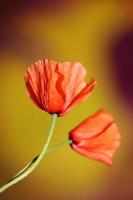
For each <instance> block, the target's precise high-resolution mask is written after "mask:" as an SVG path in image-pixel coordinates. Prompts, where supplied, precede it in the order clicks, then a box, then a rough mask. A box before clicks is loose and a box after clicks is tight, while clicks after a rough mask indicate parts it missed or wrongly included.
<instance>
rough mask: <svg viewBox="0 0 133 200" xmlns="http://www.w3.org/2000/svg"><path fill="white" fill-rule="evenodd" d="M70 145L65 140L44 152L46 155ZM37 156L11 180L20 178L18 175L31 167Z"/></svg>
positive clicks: (69, 141)
mask: <svg viewBox="0 0 133 200" xmlns="http://www.w3.org/2000/svg"><path fill="white" fill-rule="evenodd" d="M71 143H72V141H71V140H66V141H65V142H62V143H60V144H56V145H54V146H52V147H50V148H49V149H47V151H46V153H45V154H47V153H49V152H52V151H54V150H56V149H59V148H60V147H63V146H64V145H67V144H71ZM38 156H39V155H37V156H36V157H35V158H34V159H33V160H32V161H31V162H30V163H28V165H26V167H25V168H23V169H22V170H21V171H20V172H19V173H17V174H16V175H15V176H14V177H13V178H12V179H14V178H16V177H17V176H20V174H22V173H24V172H25V171H26V170H27V168H29V167H30V165H32V163H33V162H34V161H35V160H36V159H37V158H38Z"/></svg>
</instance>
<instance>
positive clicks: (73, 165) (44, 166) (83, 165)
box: [0, 0, 133, 200]
mask: <svg viewBox="0 0 133 200" xmlns="http://www.w3.org/2000/svg"><path fill="white" fill-rule="evenodd" d="M40 58H51V59H55V60H58V61H60V62H63V61H66V60H69V61H80V62H81V63H83V65H84V66H85V67H86V68H87V70H88V76H87V80H89V79H90V78H91V77H92V76H94V77H96V78H97V81H98V86H97V88H96V89H95V91H94V92H93V94H92V96H91V98H90V99H89V100H87V101H86V102H84V103H82V104H81V105H80V106H77V107H75V108H74V109H73V110H72V111H71V112H70V113H69V114H68V115H67V116H65V117H63V118H59V119H58V124H57V126H56V130H55V135H54V137H53V140H52V142H51V145H52V144H56V143H59V142H62V141H65V140H66V139H67V136H68V132H69V131H70V130H71V129H72V128H73V127H75V126H76V125H77V124H78V123H79V122H81V121H82V120H83V119H85V118H86V117H87V116H88V115H91V114H92V113H94V112H95V111H96V110H98V109H99V108H102V107H104V108H106V109H108V110H109V111H110V112H111V113H112V114H113V115H114V116H115V118H116V121H117V124H118V126H119V129H120V132H121V135H122V140H121V147H120V148H119V150H118V151H117V152H116V154H115V157H114V165H113V167H107V166H104V165H103V164H100V163H97V162H95V161H93V160H89V159H87V158H85V157H82V156H80V155H79V154H76V153H75V152H73V151H72V150H71V148H70V147H69V146H66V147H63V148H61V149H58V150H56V151H55V152H51V153H49V155H47V156H46V157H45V158H44V160H43V161H42V162H41V163H40V165H39V167H38V168H37V169H36V170H35V171H34V172H33V173H32V174H31V175H30V176H29V177H27V178H26V179H24V180H23V181H22V182H20V183H18V184H17V185H15V186H13V187H11V188H10V189H8V190H7V191H6V192H4V193H2V194H1V195H0V200H18V199H19V200H24V199H25V200H29V199H31V200H44V199H45V200H52V199H54V200H55V199H58V200H60V199H61V200H67V199H69V200H71V199H76V200H80V199H82V200H119V199H120V200H125V199H128V200H132V199H133V123H132V122H133V83H132V80H133V1H130V0H129V1H128V0H118V1H117V0H108V1H104V0H103V1H102V0H94V1H93V0H89V1H85V0H82V1H81V0H67V1H65V0H54V1H52V0H51V1H48V0H42V1H40V0H38V1H32V0H29V1H26V0H23V1H17V0H16V1H15V0H12V1H9V0H4V1H1V2H0V93H1V95H0V184H3V183H4V182H5V181H6V180H8V179H9V178H10V177H12V176H13V175H14V174H15V173H16V172H18V171H19V170H20V169H22V168H23V167H24V166H25V165H26V164H27V163H28V162H29V161H30V160H31V159H32V158H33V157H34V156H35V155H36V154H37V153H38V152H40V151H41V147H42V146H43V141H44V139H45V138H46V133H47V131H48V128H49V123H50V120H51V116H50V115H48V114H47V113H45V112H43V111H41V110H39V109H38V108H37V107H35V106H34V105H33V104H32V102H31V101H30V100H29V98H28V97H27V95H26V91H25V84H24V80H23V75H24V72H25V70H26V69H27V67H28V66H29V65H30V64H31V63H33V62H34V61H36V60H38V59H40Z"/></svg>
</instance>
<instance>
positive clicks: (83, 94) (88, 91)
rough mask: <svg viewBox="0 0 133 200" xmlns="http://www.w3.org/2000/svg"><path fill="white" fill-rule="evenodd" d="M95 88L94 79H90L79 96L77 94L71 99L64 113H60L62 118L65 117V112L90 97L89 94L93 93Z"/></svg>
mask: <svg viewBox="0 0 133 200" xmlns="http://www.w3.org/2000/svg"><path fill="white" fill-rule="evenodd" d="M95 86H96V79H91V80H90V82H89V83H88V84H87V85H85V87H84V88H83V89H82V90H81V91H80V92H79V94H77V95H76V96H75V97H74V98H73V100H72V101H71V103H70V104H69V105H68V107H67V108H66V109H65V110H64V112H62V113H61V115H62V116H63V115H65V114H66V113H67V112H69V111H70V110H71V109H72V108H73V106H75V105H76V104H78V103H81V102H83V101H85V100H86V99H87V98H88V97H89V96H90V95H91V92H92V91H93V89H94V88H95Z"/></svg>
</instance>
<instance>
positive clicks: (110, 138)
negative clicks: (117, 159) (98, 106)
mask: <svg viewBox="0 0 133 200" xmlns="http://www.w3.org/2000/svg"><path fill="white" fill-rule="evenodd" d="M69 137H70V139H71V140H72V144H71V147H72V148H73V149H74V150H75V151H76V152H78V153H80V154H82V155H84V156H87V157H88V158H91V159H94V160H97V161H100V162H103V163H105V164H108V165H112V156H113V154H114V152H115V151H116V149H117V148H118V147H119V145H120V134H119V131H118V128H117V126H116V123H115V121H114V118H113V116H112V115H111V114H110V113H108V112H107V111H105V110H103V109H102V110H100V111H98V112H97V113H96V114H94V115H93V116H91V117H89V118H88V119H86V120H85V121H83V122H82V123H81V124H80V125H79V126H77V127H76V128H75V129H73V130H72V131H71V132H70V134H69Z"/></svg>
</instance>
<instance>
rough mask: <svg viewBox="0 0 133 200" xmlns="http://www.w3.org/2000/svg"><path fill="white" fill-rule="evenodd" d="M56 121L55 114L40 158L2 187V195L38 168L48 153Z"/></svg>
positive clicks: (37, 157)
mask: <svg viewBox="0 0 133 200" xmlns="http://www.w3.org/2000/svg"><path fill="white" fill-rule="evenodd" d="M56 119H57V115H56V114H53V117H52V123H51V127H50V130H49V134H48V137H47V140H46V143H45V144H44V146H43V149H42V151H41V153H40V154H39V155H38V156H36V157H35V158H34V159H33V160H32V162H31V163H30V164H28V165H27V166H26V167H25V168H24V169H23V170H21V171H20V172H19V173H18V174H17V175H16V176H14V177H13V178H12V179H10V180H9V181H7V182H6V183H5V184H4V185H2V186H1V187H0V193H2V192H4V191H5V190H6V189H7V188H9V187H11V186H12V185H14V184H16V183H17V182H19V181H20V180H22V179H24V178H25V177H26V176H28V175H29V174H30V173H31V172H32V171H33V170H34V169H35V168H36V167H37V166H38V164H39V163H40V161H41V160H42V158H43V156H44V155H45V153H46V152H47V149H48V146H49V143H50V140H51V138H52V135H53V131H54V127H55V123H56Z"/></svg>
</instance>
